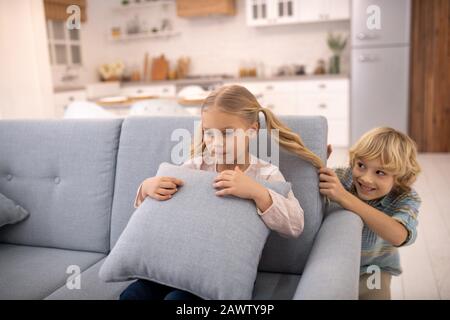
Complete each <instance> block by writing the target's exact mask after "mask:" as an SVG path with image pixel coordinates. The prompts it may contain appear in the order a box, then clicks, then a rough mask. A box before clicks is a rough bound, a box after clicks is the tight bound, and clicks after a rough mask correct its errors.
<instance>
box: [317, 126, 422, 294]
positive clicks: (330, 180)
mask: <svg viewBox="0 0 450 320" xmlns="http://www.w3.org/2000/svg"><path fill="white" fill-rule="evenodd" d="M329 152H331V149H330V148H329ZM416 158H417V151H416V146H415V143H414V142H413V140H412V139H411V138H410V137H408V136H407V135H405V134H403V133H401V132H398V131H396V130H394V129H392V128H375V129H373V130H371V131H369V132H367V133H366V134H364V135H363V136H362V137H361V138H360V139H359V141H358V142H356V144H355V145H354V146H353V147H352V148H351V149H350V161H349V162H350V167H347V168H339V169H336V170H334V171H333V170H331V169H328V168H322V169H320V170H319V173H320V184H319V188H320V193H322V194H323V195H326V196H327V197H328V198H329V199H330V200H332V201H335V202H336V203H338V204H339V205H340V206H342V207H343V208H345V209H347V210H349V211H352V212H354V213H355V214H357V215H358V216H360V217H361V219H362V220H363V222H364V228H363V233H362V245H361V249H362V252H361V270H360V283H359V298H360V299H361V300H372V299H374V300H379V299H390V281H391V277H392V275H399V274H400V273H401V272H402V270H401V267H400V259H399V254H398V250H397V248H398V247H401V246H404V245H410V244H412V243H413V242H414V241H415V239H416V237H417V231H416V227H417V214H418V211H419V206H420V202H421V201H420V198H419V196H418V194H417V193H416V192H415V191H414V190H413V189H412V188H411V185H412V184H413V182H414V181H415V180H416V178H417V175H418V174H419V172H420V166H419V164H418V162H417V159H416ZM378 268H379V269H378ZM374 270H380V271H381V273H380V274H379V275H380V281H379V288H373V282H372V279H373V276H372V277H371V273H373V271H374ZM375 283H377V282H375Z"/></svg>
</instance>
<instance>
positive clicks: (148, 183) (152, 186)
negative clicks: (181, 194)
mask: <svg viewBox="0 0 450 320" xmlns="http://www.w3.org/2000/svg"><path fill="white" fill-rule="evenodd" d="M182 185H183V181H181V180H180V179H177V178H174V177H152V178H148V179H145V180H144V182H143V183H142V189H141V192H142V195H143V198H145V197H146V196H149V197H150V198H153V199H156V200H161V201H162V200H168V199H170V198H172V195H173V194H174V193H175V192H177V191H178V186H182Z"/></svg>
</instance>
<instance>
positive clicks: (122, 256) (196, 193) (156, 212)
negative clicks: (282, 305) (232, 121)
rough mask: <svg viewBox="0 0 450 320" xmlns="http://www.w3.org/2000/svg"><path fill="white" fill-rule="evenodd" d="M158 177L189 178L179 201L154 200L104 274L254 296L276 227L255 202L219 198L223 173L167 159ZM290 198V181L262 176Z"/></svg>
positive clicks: (205, 293) (210, 294)
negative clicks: (271, 226)
mask: <svg viewBox="0 0 450 320" xmlns="http://www.w3.org/2000/svg"><path fill="white" fill-rule="evenodd" d="M157 176H173V177H177V178H180V179H181V180H183V181H184V185H183V186H182V187H179V189H178V191H177V192H176V193H175V194H174V196H173V198H172V199H169V200H167V201H158V200H154V199H151V198H148V197H147V198H146V199H145V201H144V202H143V203H142V204H141V205H140V206H139V208H137V209H136V211H135V212H134V213H133V215H132V217H131V219H130V220H129V222H128V225H127V226H126V228H125V230H124V231H123V233H122V234H121V236H120V238H119V240H118V241H117V243H116V245H115V247H114V248H113V249H112V251H111V253H110V254H109V256H108V257H107V258H106V260H105V262H104V264H103V265H102V267H101V269H100V271H99V276H100V278H101V279H103V280H104V281H106V282H111V281H125V280H130V279H136V278H139V279H147V280H152V281H155V282H158V283H162V284H165V285H168V286H171V287H175V288H178V289H181V290H185V291H189V292H191V293H193V294H195V295H197V296H199V297H202V298H203V299H214V300H217V299H220V300H234V299H251V298H252V292H253V285H254V282H255V279H256V275H257V268H258V264H259V260H260V257H261V253H262V250H263V248H264V245H265V242H266V240H267V236H268V235H269V232H270V230H269V229H268V228H267V227H266V225H265V224H264V222H263V221H262V219H261V217H260V216H259V215H258V213H257V211H256V206H255V203H254V202H253V201H252V200H246V199H240V198H237V197H234V196H225V197H219V196H216V195H215V192H216V189H214V187H213V186H212V184H213V180H214V178H215V177H216V176H217V173H215V172H207V171H202V170H194V169H188V168H183V167H179V166H175V165H172V164H169V163H162V164H161V165H160V167H159V169H158V172H157ZM259 182H260V183H262V184H264V185H265V186H266V187H267V188H270V189H272V190H274V191H276V192H278V193H280V194H282V195H284V196H287V194H288V193H289V191H290V190H291V184H290V183H288V182H271V183H268V182H267V181H259Z"/></svg>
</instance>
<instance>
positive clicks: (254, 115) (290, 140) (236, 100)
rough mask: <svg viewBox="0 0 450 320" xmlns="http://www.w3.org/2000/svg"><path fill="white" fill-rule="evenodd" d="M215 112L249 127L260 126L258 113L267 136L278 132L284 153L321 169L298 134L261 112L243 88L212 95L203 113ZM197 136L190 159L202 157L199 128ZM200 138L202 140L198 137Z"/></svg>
mask: <svg viewBox="0 0 450 320" xmlns="http://www.w3.org/2000/svg"><path fill="white" fill-rule="evenodd" d="M211 107H214V108H218V109H219V110H220V111H223V112H227V113H231V114H235V115H238V116H240V117H243V118H244V119H245V120H247V121H248V123H254V122H255V121H256V122H258V123H259V112H262V113H263V114H264V117H265V120H266V127H267V130H268V133H269V134H270V133H271V130H272V129H278V130H279V137H278V141H277V142H278V143H279V145H280V146H281V147H282V148H284V149H285V150H287V151H289V152H292V153H294V154H296V155H298V156H299V157H300V158H302V159H304V160H306V161H308V162H310V163H311V164H313V165H314V166H315V167H317V168H321V167H322V166H323V163H322V160H321V159H320V158H319V157H318V156H317V155H316V154H314V153H313V152H312V151H311V150H309V149H308V148H307V147H306V146H305V144H304V143H303V141H302V139H301V138H300V136H299V135H298V134H296V133H295V132H293V131H292V130H291V129H289V128H288V127H287V126H286V125H284V124H283V123H282V122H281V121H280V120H279V119H278V118H277V117H276V116H275V115H274V114H273V112H272V111H271V110H269V109H267V108H262V107H261V105H260V104H259V103H258V100H256V98H255V96H254V95H253V94H252V93H251V92H250V91H248V90H247V89H246V88H244V87H242V86H238V85H230V86H223V87H221V88H219V89H217V90H215V91H213V92H212V93H211V94H210V95H209V96H208V97H207V98H206V99H205V101H204V102H203V105H202V112H203V111H204V110H205V109H207V108H211ZM196 134H197V135H198V136H197V137H196V139H195V140H194V141H197V145H195V143H193V144H192V146H191V157H195V156H198V155H200V154H203V151H204V149H205V147H206V144H205V142H204V141H203V132H202V128H201V126H200V127H199V128H198V129H197V132H196ZM200 136H201V137H200Z"/></svg>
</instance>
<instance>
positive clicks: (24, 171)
mask: <svg viewBox="0 0 450 320" xmlns="http://www.w3.org/2000/svg"><path fill="white" fill-rule="evenodd" d="M121 121H122V120H110V119H109V120H99V119H95V120H92V119H84V120H75V119H71V120H67V119H66V120H58V121H55V120H25V121H24V120H2V121H0V150H1V154H2V155H7V156H4V157H3V156H2V157H1V160H0V192H1V193H3V194H4V195H5V196H7V197H8V198H10V199H16V200H17V201H19V199H20V204H21V205H22V206H23V207H24V208H26V209H27V210H28V211H29V212H30V217H29V218H28V219H26V220H24V221H23V222H22V223H19V224H15V225H8V226H5V227H3V228H2V232H0V242H4V243H12V244H22V245H32V246H42V247H54V248H62V249H72V250H85V251H95V252H102V253H106V252H108V251H109V233H110V230H109V226H110V218H111V206H112V196H113V192H114V176H115V169H116V155H117V149H118V145H119V135H120V128H121Z"/></svg>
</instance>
